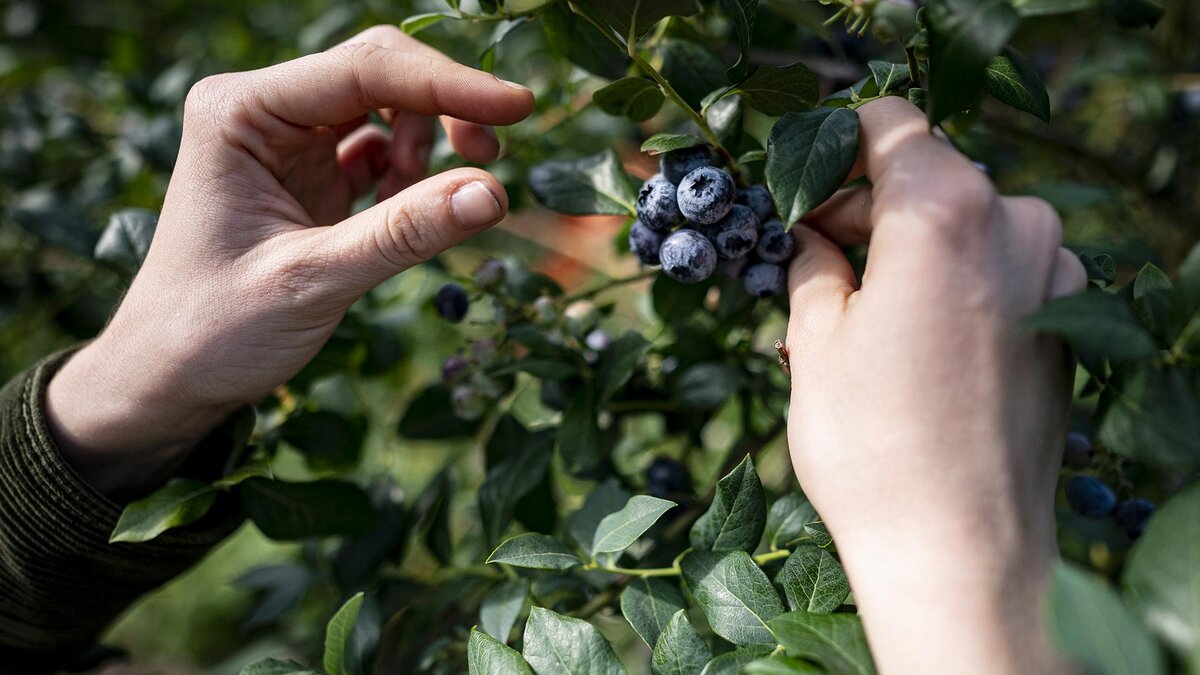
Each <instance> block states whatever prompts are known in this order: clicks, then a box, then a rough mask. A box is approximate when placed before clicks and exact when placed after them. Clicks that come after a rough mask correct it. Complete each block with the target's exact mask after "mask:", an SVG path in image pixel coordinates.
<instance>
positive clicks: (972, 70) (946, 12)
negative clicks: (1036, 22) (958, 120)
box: [925, 0, 1020, 124]
mask: <svg viewBox="0 0 1200 675" xmlns="http://www.w3.org/2000/svg"><path fill="white" fill-rule="evenodd" d="M925 21H926V24H927V26H928V27H929V105H928V108H929V121H930V123H932V124H937V123H938V122H941V121H942V120H944V119H946V118H947V117H950V116H951V115H954V114H957V113H959V112H961V111H962V110H965V109H966V108H968V107H970V106H971V105H973V104H974V103H975V100H976V99H977V98H978V96H979V93H980V91H982V89H983V83H984V71H985V70H986V69H987V65H988V64H989V63H991V61H992V59H994V58H995V57H996V56H997V55H999V54H1000V51H1001V50H1002V49H1004V46H1005V45H1006V44H1008V40H1009V38H1011V37H1012V35H1013V33H1014V32H1016V30H1017V23H1018V22H1019V21H1020V17H1018V16H1017V12H1016V10H1014V9H1013V7H1012V5H1011V4H1010V2H1009V0H930V2H929V4H928V5H927V6H926V8H925Z"/></svg>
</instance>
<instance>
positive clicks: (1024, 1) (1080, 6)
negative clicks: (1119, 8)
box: [1013, 0, 1099, 17]
mask: <svg viewBox="0 0 1200 675" xmlns="http://www.w3.org/2000/svg"><path fill="white" fill-rule="evenodd" d="M1098 4H1099V0H1013V6H1015V7H1016V8H1017V13H1018V14H1020V15H1021V16H1022V17H1026V16H1046V15H1050V14H1067V13H1070V12H1079V11H1083V10H1085V9H1091V8H1093V7H1095V6H1096V5H1098Z"/></svg>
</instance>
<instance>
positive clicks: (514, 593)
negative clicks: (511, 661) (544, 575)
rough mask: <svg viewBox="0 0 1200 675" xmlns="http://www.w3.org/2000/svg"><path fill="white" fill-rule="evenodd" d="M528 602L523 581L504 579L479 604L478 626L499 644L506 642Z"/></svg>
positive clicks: (527, 592)
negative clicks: (499, 642)
mask: <svg viewBox="0 0 1200 675" xmlns="http://www.w3.org/2000/svg"><path fill="white" fill-rule="evenodd" d="M528 600H529V583H528V582H527V581H525V580H523V579H505V580H504V581H501V582H500V583H498V584H496V586H495V587H493V588H492V590H490V591H488V594H487V595H485V596H483V600H482V601H481V602H480V603H479V625H480V626H482V627H483V630H484V632H486V633H487V634H488V635H491V636H492V637H494V638H496V639H497V640H499V641H501V642H508V636H509V634H510V633H512V627H513V626H514V625H515V624H516V623H517V617H518V616H520V615H521V610H522V609H524V608H525V603H526V602H527V601H528Z"/></svg>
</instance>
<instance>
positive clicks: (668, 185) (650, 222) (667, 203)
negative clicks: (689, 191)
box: [637, 173, 680, 232]
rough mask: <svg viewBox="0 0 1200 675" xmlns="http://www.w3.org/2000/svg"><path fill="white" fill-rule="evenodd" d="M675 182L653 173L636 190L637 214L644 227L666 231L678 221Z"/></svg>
mask: <svg viewBox="0 0 1200 675" xmlns="http://www.w3.org/2000/svg"><path fill="white" fill-rule="evenodd" d="M675 199H676V188H675V184H674V183H672V182H671V181H669V180H667V179H666V178H664V177H663V175H662V174H661V173H660V174H655V175H654V176H653V177H651V178H650V180H648V181H646V182H645V183H644V184H642V189H641V190H640V191H638V197H637V216H638V219H639V220H641V221H642V222H643V223H644V224H645V225H646V227H649V228H650V229H652V230H658V231H660V232H668V231H670V229H671V228H672V227H674V226H675V223H676V222H678V221H679V218H680V215H679V204H677V203H676V201H675Z"/></svg>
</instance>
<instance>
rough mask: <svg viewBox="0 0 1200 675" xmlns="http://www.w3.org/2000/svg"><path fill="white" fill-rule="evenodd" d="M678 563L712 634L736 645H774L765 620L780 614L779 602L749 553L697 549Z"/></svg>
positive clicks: (780, 606)
mask: <svg viewBox="0 0 1200 675" xmlns="http://www.w3.org/2000/svg"><path fill="white" fill-rule="evenodd" d="M680 564H681V566H682V568H683V578H684V580H685V581H687V585H688V588H690V589H691V591H692V597H693V598H695V600H696V604H698V605H700V609H701V611H703V612H704V616H705V618H707V619H708V624H709V626H711V627H712V630H713V632H714V633H716V634H717V635H720V636H721V637H723V638H725V639H726V640H729V641H730V642H732V643H734V644H737V645H747V644H760V645H773V644H775V637H774V636H773V635H771V631H770V630H768V629H767V621H768V620H770V619H771V618H773V617H775V616H777V615H779V614H781V613H783V603H781V602H780V601H779V595H778V594H776V593H775V589H774V588H772V587H771V582H770V580H768V579H767V575H766V574H764V573H763V571H762V570H761V569H759V567H758V565H756V564H755V563H754V560H752V559H751V558H750V554H748V553H746V552H745V551H732V552H730V553H706V552H697V553H690V554H688V555H687V556H684V558H683V561H682V562H681V563H680Z"/></svg>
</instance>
